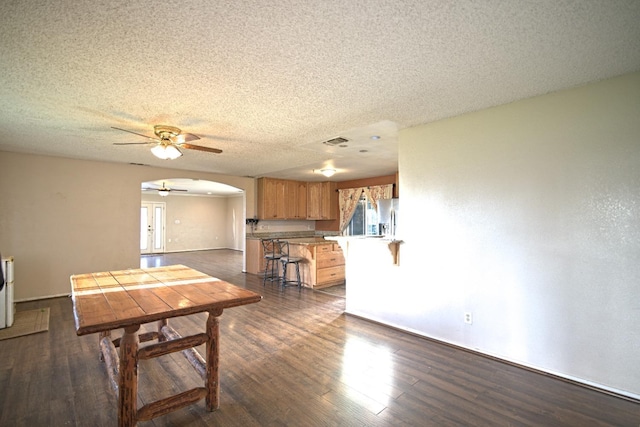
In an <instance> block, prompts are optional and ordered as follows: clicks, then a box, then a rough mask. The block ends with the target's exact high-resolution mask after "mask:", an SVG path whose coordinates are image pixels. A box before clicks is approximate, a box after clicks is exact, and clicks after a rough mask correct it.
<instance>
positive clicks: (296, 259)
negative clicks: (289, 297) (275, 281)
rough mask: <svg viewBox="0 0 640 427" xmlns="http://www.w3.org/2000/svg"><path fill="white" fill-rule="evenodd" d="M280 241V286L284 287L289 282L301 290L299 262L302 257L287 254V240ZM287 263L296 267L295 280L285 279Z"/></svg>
mask: <svg viewBox="0 0 640 427" xmlns="http://www.w3.org/2000/svg"><path fill="white" fill-rule="evenodd" d="M280 243H281V244H282V246H281V248H280V249H281V251H282V256H281V257H280V263H281V264H282V281H281V283H282V287H283V288H286V287H287V285H288V284H289V283H295V284H296V286H297V287H298V290H302V280H301V279H300V262H301V261H302V260H303V258H301V257H292V256H289V242H287V241H283V242H280ZM289 264H293V265H295V267H296V280H289V279H287V266H288V265H289Z"/></svg>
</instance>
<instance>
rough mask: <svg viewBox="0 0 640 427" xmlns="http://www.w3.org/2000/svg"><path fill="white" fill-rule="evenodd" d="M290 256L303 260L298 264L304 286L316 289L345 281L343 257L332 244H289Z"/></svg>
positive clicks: (337, 246) (336, 245) (338, 248)
mask: <svg viewBox="0 0 640 427" xmlns="http://www.w3.org/2000/svg"><path fill="white" fill-rule="evenodd" d="M289 245H290V252H291V255H292V256H297V257H302V258H304V262H302V263H301V264H300V269H301V275H302V281H303V283H304V285H305V286H308V287H311V288H314V289H318V288H326V287H328V286H334V285H338V284H341V283H343V282H344V280H345V267H344V255H343V253H342V249H341V248H340V245H338V244H337V243H333V242H326V243H318V244H295V243H293V242H291V241H290V242H289Z"/></svg>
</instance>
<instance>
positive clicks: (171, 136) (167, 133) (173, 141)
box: [112, 125, 222, 160]
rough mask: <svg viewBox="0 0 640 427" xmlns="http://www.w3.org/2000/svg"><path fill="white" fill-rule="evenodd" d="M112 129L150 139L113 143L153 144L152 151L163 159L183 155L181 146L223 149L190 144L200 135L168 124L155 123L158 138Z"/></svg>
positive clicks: (198, 148) (193, 148)
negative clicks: (184, 131) (185, 131)
mask: <svg viewBox="0 0 640 427" xmlns="http://www.w3.org/2000/svg"><path fill="white" fill-rule="evenodd" d="M112 129H117V130H121V131H123V132H129V133H132V134H134V135H138V136H142V137H144V138H147V139H150V141H147V142H114V143H113V145H140V144H153V147H152V148H151V152H152V153H153V155H155V156H156V157H158V158H160V159H163V160H167V159H170V160H174V159H177V158H178V157H180V156H182V152H181V151H180V150H179V148H186V149H189V150H198V151H206V152H207V153H217V154H219V153H222V150H219V149H217V148H209V147H203V146H201V145H194V144H189V143H188V142H189V141H196V140H198V139H200V137H199V136H197V135H194V134H192V133H182V131H181V130H180V129H179V128H177V127H174V126H166V125H155V126H154V127H153V133H155V134H156V136H157V138H153V137H150V136H147V135H143V134H141V133H138V132H133V131H130V130H126V129H120V128H117V127H112Z"/></svg>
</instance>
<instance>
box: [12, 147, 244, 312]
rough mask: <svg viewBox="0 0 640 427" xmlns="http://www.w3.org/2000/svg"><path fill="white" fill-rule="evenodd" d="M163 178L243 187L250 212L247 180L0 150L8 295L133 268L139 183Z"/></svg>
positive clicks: (53, 290) (45, 291)
mask: <svg viewBox="0 0 640 427" xmlns="http://www.w3.org/2000/svg"><path fill="white" fill-rule="evenodd" d="M169 178H199V179H207V180H210V181H216V182H221V183H224V184H228V185H231V186H234V187H237V188H240V189H243V190H245V191H246V199H247V200H248V201H249V203H247V215H248V216H250V217H253V215H254V212H255V203H254V200H255V183H254V180H253V179H250V178H242V177H232V176H225V175H217V174H208V173H201V172H187V171H181V170H174V169H163V168H153V167H148V166H134V165H128V164H117V163H106V162H91V161H83V160H73V159H65V158H58V157H46V156H34V155H26V154H17V153H8V152H0V251H2V253H3V254H5V255H13V256H14V257H15V259H16V264H15V271H16V274H15V276H16V287H15V297H16V299H17V300H23V299H31V298H38V297H44V296H51V295H60V294H66V293H68V292H69V276H70V275H71V274H75V273H84V272H90V271H104V270H111V269H120V268H131V267H138V266H139V237H138V236H139V223H140V219H139V217H140V199H141V195H140V184H141V182H143V181H152V180H156V179H169ZM242 222H244V219H243V220H242ZM242 234H244V233H242Z"/></svg>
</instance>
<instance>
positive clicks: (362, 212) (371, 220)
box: [346, 194, 379, 236]
mask: <svg viewBox="0 0 640 427" xmlns="http://www.w3.org/2000/svg"><path fill="white" fill-rule="evenodd" d="M346 234H347V236H377V235H378V234H379V233H378V212H377V211H376V209H374V208H373V206H372V205H371V202H370V201H369V199H367V197H366V196H365V195H364V194H363V195H362V196H361V197H360V200H359V201H358V205H357V206H356V211H355V212H354V214H353V217H352V218H351V221H350V222H349V224H348V225H347V228H346Z"/></svg>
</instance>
